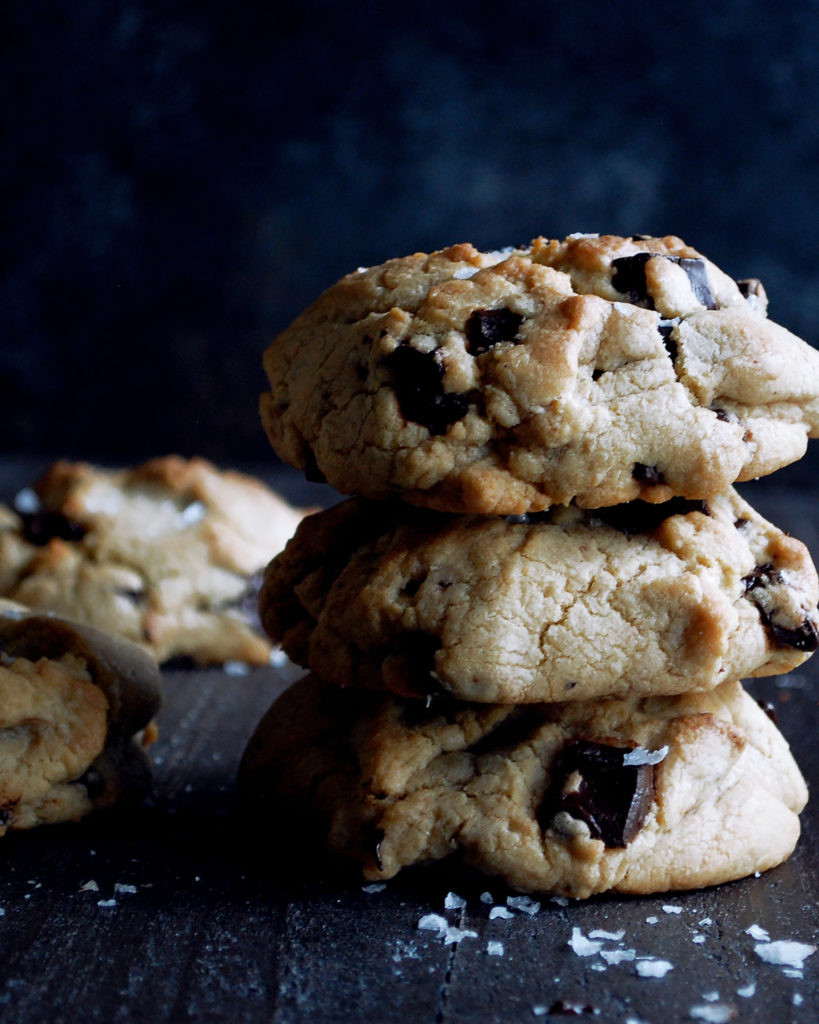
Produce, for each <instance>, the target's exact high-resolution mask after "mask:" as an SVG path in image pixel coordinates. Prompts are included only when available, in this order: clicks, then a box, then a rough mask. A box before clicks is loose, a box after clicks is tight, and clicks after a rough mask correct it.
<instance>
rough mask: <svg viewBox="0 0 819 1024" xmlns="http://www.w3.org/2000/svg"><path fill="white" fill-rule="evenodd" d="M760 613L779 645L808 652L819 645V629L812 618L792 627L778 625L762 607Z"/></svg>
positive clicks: (772, 637) (773, 638)
mask: <svg viewBox="0 0 819 1024" xmlns="http://www.w3.org/2000/svg"><path fill="white" fill-rule="evenodd" d="M759 614H760V616H761V618H762V621H763V623H764V624H765V628H766V629H767V630H768V635H769V636H770V637H771V639H772V640H773V642H774V643H775V644H776V645H777V647H793V648H794V650H796V651H808V652H811V651H815V650H816V649H817V647H819V631H817V629H816V626H815V624H814V623H813V622H812V621H811V620H810V619H805V621H804V622H803V623H802V625H801V626H797V627H796V629H791V628H789V627H787V626H778V625H777V624H776V623H775V622H773V621H772V619H771V617H770V615H768V614H767V612H764V611H763V610H762V609H761V608H760V610H759Z"/></svg>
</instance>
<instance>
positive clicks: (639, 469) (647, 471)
mask: <svg viewBox="0 0 819 1024" xmlns="http://www.w3.org/2000/svg"><path fill="white" fill-rule="evenodd" d="M631 475H632V476H633V477H634V479H635V480H637V481H638V483H641V484H661V483H663V474H662V473H661V472H660V470H659V469H657V467H656V466H646V465H645V464H644V463H642V462H635V463H634V469H632V471H631Z"/></svg>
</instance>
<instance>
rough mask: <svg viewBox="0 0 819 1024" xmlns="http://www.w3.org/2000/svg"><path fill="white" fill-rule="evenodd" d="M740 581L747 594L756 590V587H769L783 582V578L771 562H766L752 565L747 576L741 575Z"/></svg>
mask: <svg viewBox="0 0 819 1024" xmlns="http://www.w3.org/2000/svg"><path fill="white" fill-rule="evenodd" d="M742 582H743V583H744V584H745V593H746V594H747V593H749V592H750V591H752V590H756V589H757V587H770V586H771V585H775V584H779V583H783V582H784V580H783V579H782V574H781V573H780V572H779V570H778V569H775V568H774V566H773V564H772V563H771V562H766V563H765V565H756V566H754V568H753V569H751V571H750V572H749V573H748V575H747V576H743V577H742Z"/></svg>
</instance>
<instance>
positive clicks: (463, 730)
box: [239, 676, 807, 898]
mask: <svg viewBox="0 0 819 1024" xmlns="http://www.w3.org/2000/svg"><path fill="white" fill-rule="evenodd" d="M239 782H240V789H241V792H242V794H243V797H244V800H245V807H246V809H247V813H248V814H250V815H253V816H259V817H260V818H262V819H263V820H264V822H265V829H266V830H267V831H268V832H269V833H270V834H271V835H272V836H273V841H274V842H276V843H281V842H283V841H284V837H285V836H286V840H287V842H288V843H290V842H291V841H292V837H293V836H294V835H298V834H307V831H308V830H309V833H310V834H311V835H312V834H315V832H316V831H318V832H320V833H321V837H322V839H323V840H325V841H326V843H327V845H328V847H329V849H330V850H331V851H332V852H333V853H334V854H336V855H338V856H340V857H342V858H343V859H345V860H348V861H352V862H353V863H355V864H357V865H358V866H359V867H360V868H361V870H362V872H363V874H364V876H365V877H366V878H367V879H372V880H375V879H387V878H391V877H393V876H394V875H395V874H397V872H398V871H399V870H400V869H401V868H403V867H406V866H408V865H411V864H416V863H421V862H426V861H435V860H441V859H443V858H445V857H448V856H450V855H452V854H457V855H458V857H460V858H461V859H462V860H463V861H464V862H465V863H467V864H469V865H471V866H472V867H475V868H477V869H479V870H481V871H483V872H484V873H486V874H489V875H496V876H499V877H501V878H502V879H504V880H505V881H506V882H507V883H508V884H509V885H510V886H512V887H513V888H516V889H520V890H524V891H531V892H543V893H555V894H561V895H565V896H571V897H574V898H585V897H588V896H591V895H592V894H594V893H600V892H605V891H609V890H613V891H616V892H622V893H650V892H660V891H665V890H672V889H690V888H698V887H700V886H707V885H714V884H717V883H720V882H725V881H729V880H732V879H737V878H741V877H743V876H745V875H748V874H751V873H753V872H755V871H764V870H766V869H767V868H770V867H773V866H775V865H776V864H779V863H780V862H781V861H783V860H785V859H786V858H787V857H788V856H789V855H790V853H791V852H792V850H793V848H794V846H795V844H796V841H797V839H798V836H799V819H798V814H799V811H800V810H801V809H802V808H803V807H804V805H805V802H806V800H807V789H806V786H805V783H804V780H803V779H802V776H801V774H800V772H799V769H798V768H797V766H796V764H795V762H794V760H793V758H792V756H791V754H790V751H789V749H788V745H787V743H786V741H785V739H784V738H783V737H782V735H781V734H780V733H779V731H778V729H777V728H776V726H775V725H774V724H773V722H772V721H771V720H770V719H769V718H768V716H767V715H766V713H765V712H764V711H763V710H762V709H761V708H760V707H759V706H758V704H757V703H756V702H755V701H754V700H753V699H752V698H751V697H750V696H749V695H748V694H747V693H746V692H745V691H744V690H743V689H742V686H741V685H740V684H739V683H724V684H722V685H721V686H719V687H717V688H716V689H714V690H712V691H710V692H708V693H697V694H687V695H683V696H679V697H649V698H642V699H638V698H633V699H625V700H620V699H613V698H612V699H600V700H593V701H576V702H572V703H563V704H530V705H525V706H514V705H486V704H484V705H478V704H463V703H456V702H454V701H452V702H450V701H443V700H441V701H433V702H432V703H431V705H429V706H427V705H425V703H424V702H423V701H417V700H409V699H403V698H400V697H395V696H392V695H389V694H375V693H369V692H354V691H350V690H342V689H341V688H339V687H335V686H332V685H329V684H327V683H325V682H323V681H322V680H320V679H319V678H317V677H316V676H306V677H304V678H303V679H301V680H299V681H298V682H297V683H295V684H294V685H293V686H292V687H291V688H290V689H289V690H288V691H286V692H285V693H284V694H283V695H282V696H281V697H280V698H279V699H278V700H277V701H276V702H275V703H274V704H273V706H272V707H271V708H270V710H269V711H268V713H267V714H266V715H265V716H264V718H263V719H262V721H261V722H260V723H259V725H258V727H257V729H256V731H255V733H254V734H253V736H252V738H251V740H250V742H249V744H248V746H247V749H246V750H245V753H244V756H243V758H242V763H241V766H240V777H239ZM297 820H301V821H302V822H303V824H304V826H305V828H304V829H299V828H295V827H294V823H295V822H296V821H297ZM276 821H279V822H280V823H281V824H280V829H281V833H280V834H279V835H278V836H277V834H276V827H275V824H274V822H276Z"/></svg>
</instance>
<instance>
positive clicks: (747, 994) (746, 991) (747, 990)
mask: <svg viewBox="0 0 819 1024" xmlns="http://www.w3.org/2000/svg"><path fill="white" fill-rule="evenodd" d="M737 995H738V996H742V998H743V999H750V998H751V996H754V995H756V982H755V981H752V982H751V983H750V984H748V985H744V986H743V987H742V988H738V989H737Z"/></svg>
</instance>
